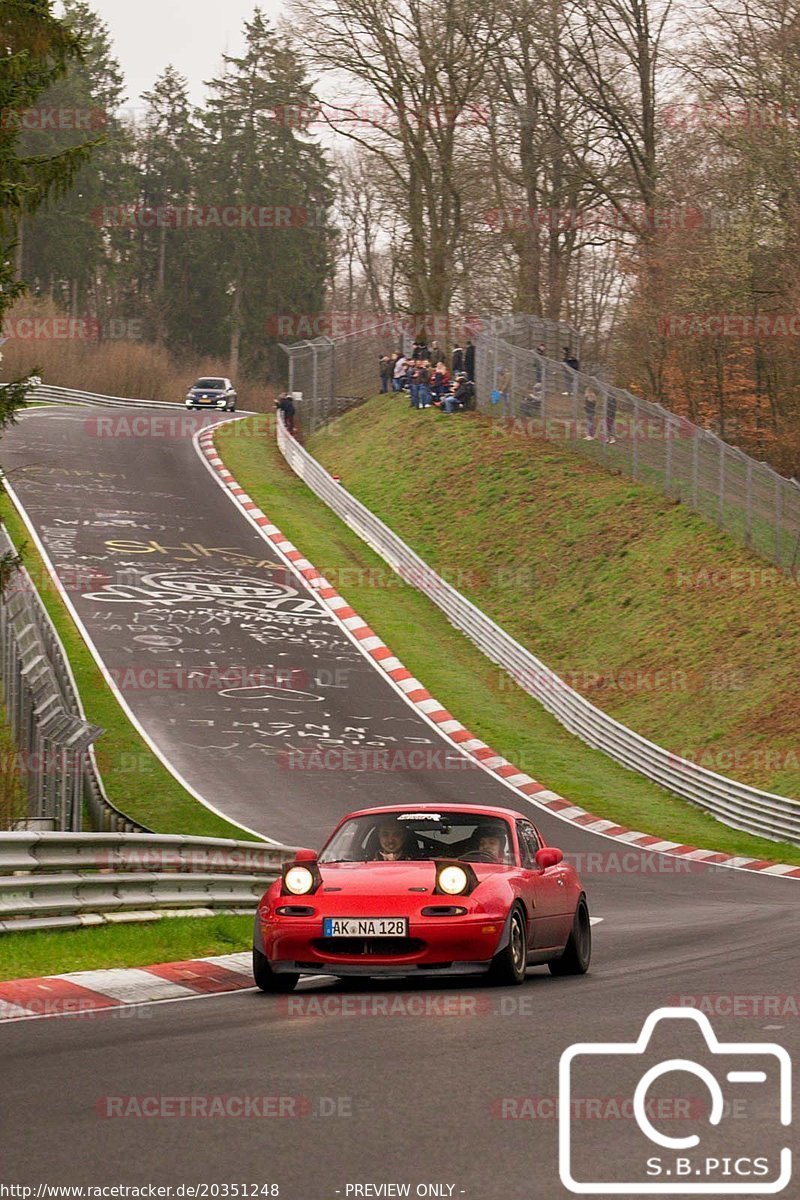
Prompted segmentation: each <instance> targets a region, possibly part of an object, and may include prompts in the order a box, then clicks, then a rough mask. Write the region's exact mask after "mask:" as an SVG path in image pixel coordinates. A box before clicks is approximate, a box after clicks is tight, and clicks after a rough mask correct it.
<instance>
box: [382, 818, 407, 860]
mask: <svg viewBox="0 0 800 1200" xmlns="http://www.w3.org/2000/svg"><path fill="white" fill-rule="evenodd" d="M404 841H405V834H404V832H403V830H402V829H401V828H400V826H399V825H398V824H397V822H396V821H384V822H383V823H382V824H381V825H379V826H378V845H379V846H380V848H381V850H382V851H383V852H384V854H399V853H400V851H401V850H402V848H403V843H404Z"/></svg>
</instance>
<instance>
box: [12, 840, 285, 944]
mask: <svg viewBox="0 0 800 1200" xmlns="http://www.w3.org/2000/svg"><path fill="white" fill-rule="evenodd" d="M293 857H294V850H293V849H292V848H291V847H288V846H272V845H265V844H263V843H261V842H239V841H234V840H232V839H228V838H193V837H180V836H172V835H169V834H122V835H120V834H106V833H82V834H68V833H67V834H61V833H28V832H24V833H23V832H19V833H4V834H0V933H9V932H12V931H20V930H32V929H49V928H59V929H63V928H71V927H77V926H82V925H96V924H101V923H105V922H109V923H110V922H113V921H115V920H116V921H122V920H133V919H134V917H135V918H137V919H147V918H150V919H153V918H156V917H157V916H169V915H173V916H174V915H187V916H190V915H195V916H200V915H207V914H208V913H209V912H248V913H249V912H254V911H255V908H256V905H257V902H258V900H259V899H260V898H261V896H262V894H263V892H264V890H265V888H266V887H267V885H268V884H269V883H271V882H272V881H273V880H275V879H277V878H278V876H279V874H280V871H281V867H282V865H283V863H285V862H287V861H290V860H291V859H292V858H293Z"/></svg>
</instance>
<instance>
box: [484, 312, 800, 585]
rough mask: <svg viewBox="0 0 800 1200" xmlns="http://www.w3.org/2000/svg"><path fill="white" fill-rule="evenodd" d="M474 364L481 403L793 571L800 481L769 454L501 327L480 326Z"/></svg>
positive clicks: (799, 553)
mask: <svg viewBox="0 0 800 1200" xmlns="http://www.w3.org/2000/svg"><path fill="white" fill-rule="evenodd" d="M565 344H566V343H565ZM476 364H477V366H476V374H477V379H476V391H477V398H478V408H479V409H480V410H481V411H482V412H484V413H487V414H489V415H491V416H493V417H496V418H499V419H501V420H504V421H506V422H509V423H511V424H512V425H513V427H514V428H515V429H517V430H518V431H520V432H526V433H529V434H531V435H533V436H536V437H540V438H547V439H548V440H550V441H555V442H563V443H564V444H565V445H568V446H569V448H570V449H571V450H579V451H580V452H581V453H582V454H584V455H586V456H587V457H588V458H591V459H592V460H594V461H595V462H599V463H602V464H603V465H604V466H607V467H612V468H616V469H619V470H622V471H624V472H626V473H628V474H630V475H632V476H633V477H634V478H635V479H640V480H642V481H643V482H645V483H648V484H652V485H653V486H655V487H658V488H660V489H662V490H663V491H665V492H666V493H668V494H669V495H670V496H673V497H674V498H675V499H676V500H680V501H682V502H683V503H685V504H687V505H689V507H690V508H692V509H694V511H695V512H698V513H700V514H702V515H703V516H704V517H707V518H709V519H710V520H712V521H714V522H716V524H717V525H718V526H719V527H720V528H721V529H725V530H726V531H727V532H728V533H731V534H732V535H733V536H734V537H736V538H737V539H738V540H740V541H741V542H743V543H744V544H745V545H747V546H749V547H750V548H751V549H752V550H754V551H755V552H756V553H758V554H760V555H762V556H763V557H764V558H766V559H769V560H770V561H772V562H774V563H777V564H778V565H779V566H781V567H783V568H785V569H787V570H794V569H795V568H796V567H797V566H798V563H800V486H798V484H797V483H795V482H794V481H793V480H789V479H785V478H784V477H783V476H781V475H779V474H778V473H777V472H776V471H773V470H772V468H771V467H769V466H767V465H766V463H760V462H756V461H755V460H754V459H752V458H750V457H749V456H748V455H747V454H744V453H743V452H742V451H741V450H738V449H736V447H735V446H730V445H728V443H727V442H724V441H722V439H721V438H719V437H717V436H716V434H713V433H711V432H709V431H708V430H706V429H701V428H699V427H698V426H697V425H694V424H692V422H691V421H688V420H687V419H686V418H684V417H679V416H676V415H675V414H674V413H671V412H668V411H667V410H666V409H665V408H662V406H661V405H660V404H653V403H651V402H650V401H647V400H641V399H639V398H638V397H636V396H634V395H632V394H631V393H630V392H627V391H624V390H623V389H621V388H616V387H611V386H609V385H608V384H606V383H603V382H602V381H601V380H598V379H597V378H595V377H593V376H590V375H586V374H584V373H582V372H580V371H573V370H571V369H570V368H569V367H568V366H567V365H566V364H565V363H563V362H556V361H554V360H553V359H551V358H549V357H545V356H540V355H539V354H537V353H536V352H535V351H533V350H530V349H527V348H524V347H522V346H520V345H513V344H512V342H511V340H509V339H508V338H507V337H505V336H502V335H501V333H499V332H497V331H496V330H493V329H490V330H487V331H486V332H484V333H482V334H480V336H479V338H478V343H477V356H476Z"/></svg>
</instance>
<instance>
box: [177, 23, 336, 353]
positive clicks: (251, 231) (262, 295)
mask: <svg viewBox="0 0 800 1200" xmlns="http://www.w3.org/2000/svg"><path fill="white" fill-rule="evenodd" d="M244 33H245V50H244V54H243V55H242V56H241V57H238V58H237V57H234V56H232V55H224V56H223V60H224V64H225V70H224V72H223V73H222V74H221V75H220V76H218V77H217V78H216V79H213V80H212V81H211V82H210V84H209V89H210V92H209V98H208V103H207V105H206V108H205V110H204V112H203V114H202V124H203V128H204V139H203V147H202V151H201V177H202V182H203V185H204V187H205V189H206V194H205V196H204V197H203V202H204V203H208V201H209V200H212V199H213V201H214V203H215V204H216V205H228V206H231V208H233V209H241V210H242V211H243V212H244V211H250V210H253V209H254V208H255V209H264V210H266V211H267V213H270V212H274V213H275V215H276V224H275V227H273V228H270V227H261V228H250V227H247V226H246V225H245V226H244V227H241V228H235V227H234V228H219V229H209V230H207V231H204V234H203V237H202V244H203V245H204V249H205V253H206V255H207V260H206V262H207V267H208V264H211V263H213V271H211V270H208V269H207V270H206V289H205V290H206V294H207V296H208V298H209V301H210V304H211V305H212V306H213V311H215V312H217V313H219V314H220V319H219V322H218V326H217V334H216V336H217V344H216V346H215V347H214V349H215V351H216V352H221V351H222V349H223V344H222V338H223V336H224V335H225V334H226V333H227V341H228V344H227V353H228V358H229V362H230V371H231V374H232V375H235V374H236V372H237V369H238V365H239V361H240V358H243V360H244V361H245V362H246V364H247V365H248V367H249V368H250V369H251V370H253V371H258V370H262V369H264V368H265V367H266V366H267V365H268V364H269V362H270V351H269V349H268V346H267V344H266V332H265V324H266V321H267V318H268V317H269V315H270V314H273V313H280V312H313V311H317V310H318V309H319V307H320V304H321V302H322V296H323V294H324V287H325V283H326V281H327V279H328V277H329V275H330V272H331V266H332V261H331V251H332V245H333V231H332V229H331V228H330V227H329V225H328V223H327V213H328V210H329V208H330V205H331V202H332V199H333V193H332V189H331V170H330V167H329V165H328V162H327V160H326V158H325V154H324V152H323V151H322V149H321V148H320V147H319V145H317V144H316V143H314V142H311V141H308V140H306V138H305V137H303V136H302V132H303V131H302V130H300V129H298V128H296V127H295V125H294V124H293V122H292V121H291V120H287V119H286V113H287V112H294V111H300V110H304V111H307V110H308V109H309V107H310V106H311V105H312V103H313V102H314V96H313V93H312V91H311V87H310V85H309V83H308V81H307V79H306V76H305V70H304V67H303V63H302V60H301V57H300V55H299V53H298V52H297V49H296V47H295V46H294V45H293V43H292V42H291V40H288V41H287V40H284V39H282V40H281V41H278V39H277V37H276V35H275V33H274V32H273V31H272V30H271V29H270V28H269V26H268V24H267V22H266V20H265V18H264V16H263V14H262V13H261V11H260V10H259V9H255V11H254V13H253V18H252V20H251V21H247V22H245V26H244ZM279 210H280V211H283V213H284V216H285V214H286V213H287V212H288V214H289V218H288V221H287V220H284V219H283V218H281V217H280V216H279ZM192 236H197V235H195V234H193V235H192ZM199 241H200V239H198V242H199ZM272 353H273V354H274V346H273V350H272Z"/></svg>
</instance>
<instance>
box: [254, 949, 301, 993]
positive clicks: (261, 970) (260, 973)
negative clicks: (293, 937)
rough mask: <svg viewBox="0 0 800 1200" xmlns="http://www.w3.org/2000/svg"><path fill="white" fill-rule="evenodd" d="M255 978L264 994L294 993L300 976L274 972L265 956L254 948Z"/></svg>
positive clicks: (257, 985)
mask: <svg viewBox="0 0 800 1200" xmlns="http://www.w3.org/2000/svg"><path fill="white" fill-rule="evenodd" d="M253 978H254V979H255V981H256V987H258V988H260V989H261V991H262V992H273V993H275V992H284V993H285V992H293V991H294V989H295V988H296V987H297V981H298V979H299V978H300V976H299V975H292V974H290V973H287V974H284V973H283V972H278V971H273V969H272V967H271V966H270V965H269V961H268V959H267V956H266V955H265V954H262V953H261V951H260V950H256V948H255V946H254V947H253Z"/></svg>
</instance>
